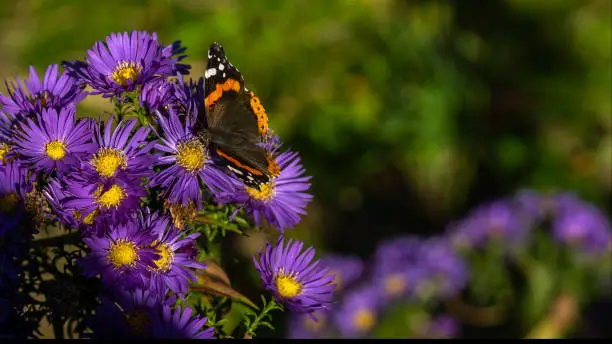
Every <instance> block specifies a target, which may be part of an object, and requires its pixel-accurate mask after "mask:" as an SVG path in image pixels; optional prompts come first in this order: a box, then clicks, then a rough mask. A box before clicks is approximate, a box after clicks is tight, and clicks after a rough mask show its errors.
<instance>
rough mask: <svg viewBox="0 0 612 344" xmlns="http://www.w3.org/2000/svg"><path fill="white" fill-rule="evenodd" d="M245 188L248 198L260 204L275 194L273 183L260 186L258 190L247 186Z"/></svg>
mask: <svg viewBox="0 0 612 344" xmlns="http://www.w3.org/2000/svg"><path fill="white" fill-rule="evenodd" d="M245 188H246V192H247V193H248V194H249V196H251V197H252V198H254V199H256V200H259V201H262V202H267V201H269V200H270V199H271V198H272V197H274V194H275V185H274V182H270V183H266V184H262V185H261V187H260V189H259V190H257V189H255V188H252V187H248V186H245Z"/></svg>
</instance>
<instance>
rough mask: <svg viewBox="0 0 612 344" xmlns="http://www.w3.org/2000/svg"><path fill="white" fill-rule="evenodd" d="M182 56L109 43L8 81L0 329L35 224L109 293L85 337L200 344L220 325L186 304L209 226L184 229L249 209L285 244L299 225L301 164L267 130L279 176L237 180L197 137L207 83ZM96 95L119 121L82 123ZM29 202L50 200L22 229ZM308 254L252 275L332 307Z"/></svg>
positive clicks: (312, 305)
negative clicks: (71, 238)
mask: <svg viewBox="0 0 612 344" xmlns="http://www.w3.org/2000/svg"><path fill="white" fill-rule="evenodd" d="M184 52H185V48H184V47H183V46H181V44H180V42H175V43H173V44H170V45H163V44H162V43H161V42H160V41H159V39H158V37H157V35H156V34H155V33H152V34H151V33H148V32H144V31H142V32H139V31H133V32H131V33H128V32H125V33H117V34H111V35H110V36H108V37H107V38H106V40H105V41H99V42H96V43H95V44H94V45H93V47H92V48H91V49H90V50H88V51H87V54H86V57H85V59H84V60H74V61H66V62H64V63H63V64H62V65H63V67H64V68H65V71H60V67H59V66H58V65H51V66H49V67H48V68H47V70H46V73H45V74H44V76H43V77H42V78H40V77H39V75H38V74H37V72H36V70H35V69H34V67H31V68H30V74H29V78H27V79H23V80H22V79H19V78H17V79H16V80H15V81H14V82H7V83H6V84H7V89H8V94H7V95H3V94H0V104H1V106H2V107H1V110H0V243H1V244H2V246H0V264H1V268H2V270H1V271H2V272H1V274H0V304H1V305H2V307H0V308H1V309H2V310H1V313H0V324H2V326H0V328H2V329H4V328H5V324H8V322H7V321H9V320H10V319H13V318H14V317H15V315H16V314H17V313H15V314H13V313H14V312H13V313H11V312H12V311H11V310H13V311H15V310H18V309H20V306H19V305H18V304H13V303H14V302H13V301H14V300H15V299H14V298H13V297H12V295H11V294H10V293H9V291H10V290H16V288H14V287H13V285H14V283H16V281H17V279H18V277H19V276H23V271H21V270H20V265H19V259H20V257H21V256H23V254H24V247H27V244H28V243H30V242H31V240H32V235H33V232H32V228H35V227H37V226H38V225H50V226H53V227H58V225H59V227H60V228H63V229H66V230H76V231H77V233H78V235H79V236H80V240H81V241H80V243H81V244H82V246H83V247H84V248H85V252H86V253H84V254H83V256H82V257H80V258H78V259H77V260H76V261H77V264H78V267H79V268H80V270H81V271H82V275H83V276H84V277H85V278H90V279H95V280H98V281H99V283H101V286H102V289H101V290H102V291H101V293H100V295H99V299H100V301H101V302H100V304H99V305H98V307H97V308H96V310H95V311H94V312H93V313H92V314H90V316H89V317H87V321H86V324H87V326H88V327H89V328H90V329H91V330H92V331H93V332H92V333H91V334H89V336H90V337H93V338H110V337H114V338H117V337H120V338H124V337H128V338H200V339H201V338H213V337H214V336H215V329H214V328H213V327H211V326H213V325H214V323H212V322H211V321H212V320H211V321H209V319H208V318H207V317H206V316H205V314H203V313H202V312H196V311H195V310H194V309H193V308H192V307H191V306H189V305H187V304H185V303H184V302H185V300H186V299H187V296H188V293H189V292H190V285H191V284H192V283H196V282H197V280H198V278H197V275H198V274H199V273H201V272H202V271H204V270H205V269H206V268H207V265H206V264H205V263H204V262H203V261H201V260H200V258H201V256H202V254H204V250H202V244H201V243H199V242H198V240H199V239H201V238H200V236H201V232H202V228H200V227H197V226H195V225H194V224H193V223H192V222H191V221H186V222H185V221H183V220H184V219H185V217H186V218H187V219H188V220H193V218H194V216H197V215H198V214H199V215H202V216H203V214H204V212H203V208H204V207H205V206H208V205H214V206H218V207H225V208H224V209H230V207H231V209H232V212H234V213H233V214H232V216H231V217H230V219H229V221H230V222H231V220H232V218H234V216H236V215H237V214H238V213H239V212H240V211H243V210H244V213H245V214H247V215H249V216H250V217H251V218H252V223H254V225H257V226H262V225H265V224H269V225H271V226H273V227H276V229H277V230H278V231H280V232H284V231H285V230H286V229H289V228H292V227H294V226H295V225H297V224H298V223H299V221H300V218H301V216H302V215H304V214H305V211H304V209H305V207H306V205H307V204H308V202H309V201H310V200H311V199H312V196H311V195H310V194H308V193H307V192H308V189H309V187H310V182H309V180H310V177H308V176H304V173H305V170H304V168H303V166H302V165H301V163H300V158H299V156H298V154H297V153H296V152H291V151H285V152H278V150H279V147H280V146H281V143H280V139H279V138H278V137H277V136H275V135H273V134H272V132H271V131H270V135H268V136H269V137H262V141H261V145H262V147H264V149H265V150H267V151H268V154H269V155H270V156H272V157H274V159H275V161H276V163H277V164H278V165H279V167H280V174H279V175H278V176H277V177H276V178H274V179H271V180H270V181H269V182H268V183H267V184H266V185H263V186H262V187H261V188H260V189H254V188H252V187H249V186H247V185H245V184H243V183H242V182H241V181H240V180H238V179H237V178H236V177H235V176H234V175H233V174H231V173H229V172H228V170H227V169H226V168H224V166H223V161H221V160H218V159H219V158H218V157H217V156H216V155H215V154H211V151H209V150H210V148H209V142H208V141H207V140H204V139H202V138H201V137H200V136H199V135H198V132H197V130H198V128H199V126H201V125H202V121H205V118H206V113H205V109H204V106H203V105H204V79H203V78H198V79H197V80H191V79H190V80H185V79H184V76H185V75H187V74H188V73H189V70H190V67H189V65H186V64H183V63H182V60H183V59H184V58H185V57H186V55H185V54H184ZM96 95H97V96H102V97H103V98H107V99H109V100H110V102H111V103H112V104H113V105H114V108H115V112H114V113H112V114H110V116H109V115H108V113H107V114H105V115H101V116H99V117H97V118H93V117H85V116H82V114H81V113H80V111H79V103H80V102H81V101H82V100H83V99H85V98H86V97H90V96H96ZM130 117H132V118H130ZM30 193H33V194H36V195H38V196H39V198H41V197H42V198H43V201H44V206H40V208H41V209H42V208H44V209H45V211H42V210H41V211H40V213H42V214H43V216H42V219H39V221H38V224H36V225H31V226H29V228H26V229H24V223H25V222H27V221H30V222H31V221H32V219H33V218H32V217H30V215H29V214H28V213H27V208H28V206H27V205H28V204H29V203H32V202H29V203H28V197H29V196H28V195H29V194H30ZM194 214H195V215H194ZM30 222H28V223H30ZM301 249H302V244H301V243H298V242H289V244H287V247H286V248H283V246H282V244H281V245H280V246H279V248H272V246H271V245H270V246H269V247H268V249H267V251H266V253H265V254H264V255H263V256H262V258H261V260H260V261H256V264H255V265H256V268H257V270H259V271H260V273H261V275H262V278H263V279H264V283H265V287H266V288H268V289H271V290H273V291H274V296H275V297H276V300H277V301H279V302H282V303H284V304H285V305H286V306H287V308H288V309H290V310H292V311H296V312H300V313H312V312H315V311H319V310H324V309H327V308H328V307H329V303H330V301H331V299H332V291H333V289H334V285H333V283H332V282H333V276H329V275H327V270H326V269H325V268H323V267H322V266H319V262H312V260H313V259H314V257H313V255H314V249H313V248H309V249H307V250H306V251H305V252H304V253H300V250H301ZM5 306H6V307H5ZM21 308H23V307H21ZM6 326H8V325H6ZM11 326H12V325H11ZM6 328H7V329H8V327H6ZM2 333H3V332H2Z"/></svg>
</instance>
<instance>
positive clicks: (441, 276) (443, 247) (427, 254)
mask: <svg viewBox="0 0 612 344" xmlns="http://www.w3.org/2000/svg"><path fill="white" fill-rule="evenodd" d="M419 257H420V260H421V261H422V263H420V265H421V266H423V267H425V274H424V276H423V277H424V278H423V279H421V280H420V281H419V283H418V286H417V292H418V293H419V294H420V295H421V296H423V297H432V296H433V297H442V298H447V297H450V296H452V295H456V294H457V293H459V292H460V291H461V289H462V288H463V287H464V286H465V285H466V284H467V282H468V277H469V275H468V273H469V271H468V267H467V265H466V263H465V262H464V261H463V260H462V259H461V258H460V257H459V255H458V254H457V253H455V252H454V250H453V248H452V246H451V244H450V243H449V242H448V241H447V240H446V239H444V238H432V239H429V240H427V241H426V242H424V243H423V244H422V245H421V247H420V253H419Z"/></svg>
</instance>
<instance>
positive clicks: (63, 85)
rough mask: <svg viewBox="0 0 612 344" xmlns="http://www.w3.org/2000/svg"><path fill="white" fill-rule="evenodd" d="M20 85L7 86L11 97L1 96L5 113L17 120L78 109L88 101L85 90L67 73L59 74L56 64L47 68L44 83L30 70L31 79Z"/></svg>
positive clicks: (15, 83)
mask: <svg viewBox="0 0 612 344" xmlns="http://www.w3.org/2000/svg"><path fill="white" fill-rule="evenodd" d="M15 81H16V82H14V83H13V82H11V83H9V82H6V89H7V90H8V96H5V95H2V94H0V104H2V109H3V110H4V111H5V112H6V113H9V114H11V115H14V116H16V117H23V116H33V115H35V114H39V113H41V112H42V111H43V110H49V109H55V110H56V111H59V110H60V109H61V108H63V107H66V106H69V105H71V106H75V105H76V104H77V103H78V102H80V101H81V100H83V98H85V96H86V93H85V92H84V91H83V89H84V87H82V85H78V84H77V82H76V80H75V79H73V78H72V77H70V76H69V75H68V74H67V73H66V72H64V73H62V74H59V66H58V65H56V64H53V65H50V66H49V67H47V71H46V72H45V76H44V78H43V80H42V82H41V81H40V79H39V78H38V74H37V73H36V69H35V68H34V67H33V66H30V79H29V80H28V79H23V80H21V79H20V78H16V80H15Z"/></svg>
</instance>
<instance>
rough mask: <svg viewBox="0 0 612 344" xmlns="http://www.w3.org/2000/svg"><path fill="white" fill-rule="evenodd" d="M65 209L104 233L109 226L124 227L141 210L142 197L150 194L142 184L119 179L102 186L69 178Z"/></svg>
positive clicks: (100, 232) (65, 192)
mask: <svg viewBox="0 0 612 344" xmlns="http://www.w3.org/2000/svg"><path fill="white" fill-rule="evenodd" d="M65 181H66V186H65V191H64V194H65V195H67V198H66V199H65V200H64V201H63V205H64V207H65V208H66V209H67V210H69V211H72V212H73V214H74V217H75V218H76V219H77V220H78V221H79V222H80V223H82V224H84V225H86V226H90V228H96V229H97V232H98V234H99V235H101V234H103V233H104V230H105V228H104V226H102V225H103V224H104V223H105V222H109V223H111V224H113V223H122V222H125V220H127V219H129V218H130V217H131V216H132V215H133V213H134V212H135V211H136V209H138V207H139V202H140V197H143V196H146V195H147V192H146V190H145V188H144V187H143V186H141V185H140V182H139V181H136V180H129V179H116V180H114V181H113V182H108V183H98V182H94V181H90V180H85V179H77V178H66V179H65Z"/></svg>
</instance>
